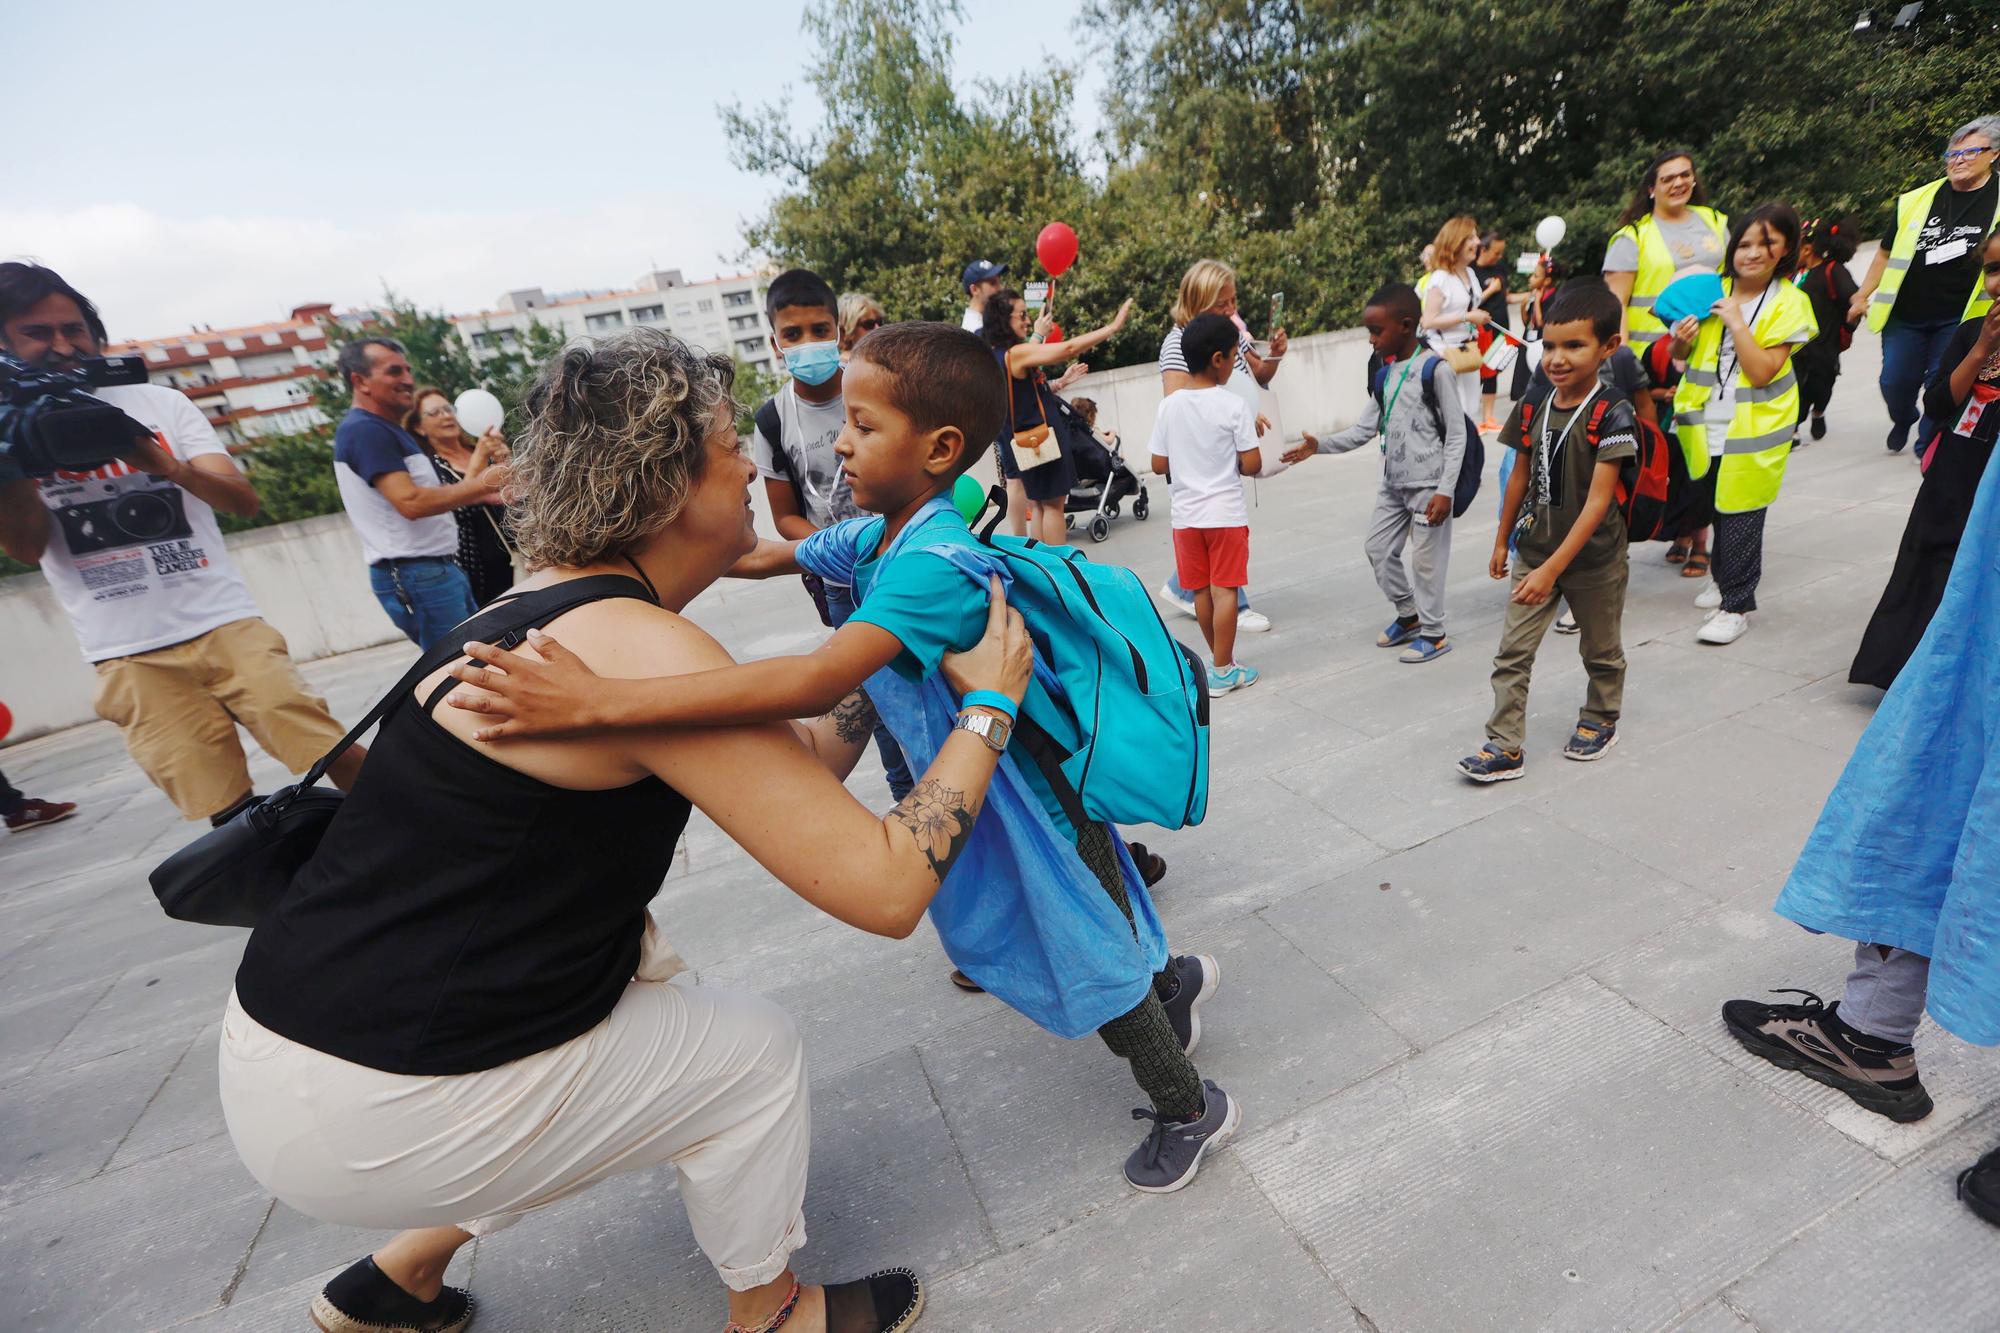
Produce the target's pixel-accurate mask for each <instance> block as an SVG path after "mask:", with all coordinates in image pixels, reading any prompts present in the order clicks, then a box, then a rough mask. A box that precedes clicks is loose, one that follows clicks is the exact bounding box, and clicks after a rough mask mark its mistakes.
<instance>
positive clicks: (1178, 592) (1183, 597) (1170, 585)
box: [1167, 570, 1250, 611]
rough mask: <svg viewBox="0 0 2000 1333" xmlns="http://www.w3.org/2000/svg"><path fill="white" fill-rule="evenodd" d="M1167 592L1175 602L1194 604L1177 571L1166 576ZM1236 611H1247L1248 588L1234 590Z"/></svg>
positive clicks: (1192, 596) (1248, 604)
mask: <svg viewBox="0 0 2000 1333" xmlns="http://www.w3.org/2000/svg"><path fill="white" fill-rule="evenodd" d="M1167 591H1168V592H1170V593H1172V594H1173V595H1174V598H1175V599H1176V600H1177V601H1182V602H1186V603H1188V604H1189V605H1190V606H1192V605H1193V604H1194V594H1193V593H1191V592H1189V591H1188V590H1187V589H1186V588H1183V587H1182V586H1181V575H1180V571H1179V570H1175V571H1174V572H1173V573H1171V574H1169V575H1167ZM1236 609H1237V610H1238V611H1248V610H1249V609H1250V590H1249V589H1248V588H1238V589H1237V590H1236Z"/></svg>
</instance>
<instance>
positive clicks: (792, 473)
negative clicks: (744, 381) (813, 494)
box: [756, 395, 806, 518]
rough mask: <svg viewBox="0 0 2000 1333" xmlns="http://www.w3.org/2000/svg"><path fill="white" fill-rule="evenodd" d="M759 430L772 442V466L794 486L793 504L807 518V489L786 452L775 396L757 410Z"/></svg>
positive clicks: (783, 432) (782, 426)
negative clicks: (802, 484)
mask: <svg viewBox="0 0 2000 1333" xmlns="http://www.w3.org/2000/svg"><path fill="white" fill-rule="evenodd" d="M756 422H757V430H758V431H759V433H761V434H762V435H763V437H764V438H765V439H767V440H769V441H770V442H771V466H772V467H775V468H777V469H778V471H780V472H782V473H784V474H785V480H786V481H788V482H790V483H791V484H792V502H793V503H794V504H796V505H797V506H798V507H799V516H800V517H801V518H804V517H805V516H806V493H805V488H804V487H802V486H800V485H799V474H798V470H797V469H796V468H794V467H793V466H792V456H791V454H789V453H787V452H786V451H785V427H784V423H783V422H782V421H780V420H779V418H778V399H777V397H776V396H775V395H773V396H772V397H770V398H766V399H765V400H764V401H763V403H762V404H761V405H759V407H758V408H757V417H756Z"/></svg>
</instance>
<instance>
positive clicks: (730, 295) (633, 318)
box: [451, 269, 771, 370]
mask: <svg viewBox="0 0 2000 1333" xmlns="http://www.w3.org/2000/svg"><path fill="white" fill-rule="evenodd" d="M767 281H768V276H767V275H764V274H758V273H739V274H736V275H735V276H733V277H726V278H714V279H712V280H710V281H708V282H689V281H687V279H685V278H684V277H682V276H681V271H680V270H679V269H662V270H656V271H654V272H652V273H648V274H646V275H645V276H644V277H641V278H640V279H639V280H638V281H637V282H636V283H634V284H633V285H632V287H631V288H629V289H627V290H620V291H586V292H567V293H564V292H559V293H556V294H555V295H554V296H550V295H549V294H547V293H545V292H544V291H543V290H542V289H541V288H539V287H527V288H523V289H521V290H519V291H512V292H508V293H507V294H506V295H505V296H502V297H501V298H500V299H499V300H498V301H496V302H495V303H494V309H492V310H483V311H479V312H477V313H474V314H470V315H455V316H453V317H452V321H451V322H452V325H453V327H454V328H456V329H457V330H458V336H459V337H461V338H463V339H464V340H465V342H466V344H467V346H469V347H470V348H471V349H472V355H473V357H474V358H475V359H483V358H485V357H489V356H493V355H496V354H497V353H499V352H503V351H508V350H512V349H515V348H518V347H519V346H520V337H521V331H522V330H524V329H526V328H527V327H528V325H529V323H530V322H532V321H538V322H540V323H541V324H543V325H546V326H549V327H552V328H556V329H559V330H561V332H562V334H563V336H564V337H566V338H573V337H579V336H603V335H606V334H612V333H617V332H618V331H619V330H621V329H629V328H637V327H639V326H641V325H647V326H651V327H655V328H662V329H665V330H667V331H668V332H670V333H672V334H673V335H674V336H675V337H677V338H680V339H682V340H683V341H685V342H689V343H692V344H694V345H695V346H696V347H701V348H704V349H706V350H708V351H711V352H723V353H727V354H730V355H733V356H735V357H736V359H737V360H739V361H743V362H745V363H747V364H749V365H753V366H756V367H758V368H759V369H762V370H769V369H771V339H770V324H769V323H768V322H767V321H766V320H765V318H764V287H765V284H766V282H767Z"/></svg>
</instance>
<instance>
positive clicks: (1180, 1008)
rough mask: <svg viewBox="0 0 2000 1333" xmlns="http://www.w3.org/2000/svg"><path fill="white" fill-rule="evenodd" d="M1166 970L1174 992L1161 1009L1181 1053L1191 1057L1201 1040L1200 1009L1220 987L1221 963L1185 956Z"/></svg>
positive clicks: (1171, 963)
mask: <svg viewBox="0 0 2000 1333" xmlns="http://www.w3.org/2000/svg"><path fill="white" fill-rule="evenodd" d="M1167 970H1168V971H1169V972H1171V973H1172V974H1173V978H1174V983H1175V984H1174V993H1173V996H1172V997H1171V998H1169V999H1165V1000H1162V1001H1160V1007H1161V1008H1163V1009H1165V1010H1166V1011H1167V1021H1168V1022H1169V1023H1171V1024H1173V1027H1174V1036H1175V1037H1176V1038H1178V1039H1179V1041H1180V1044H1181V1050H1182V1051H1183V1052H1185V1053H1186V1054H1188V1055H1193V1054H1194V1048H1195V1046H1196V1044H1197V1043H1199V1042H1200V1041H1201V1007H1202V1006H1203V1005H1204V1004H1207V1003H1208V1001H1209V1000H1210V999H1211V998H1213V997H1214V995H1215V992H1216V989H1217V988H1218V987H1220V986H1221V985H1222V964H1220V963H1218V962H1216V961H1215V959H1213V958H1211V957H1209V956H1208V955H1207V954H1205V953H1187V954H1182V955H1181V956H1180V957H1178V958H1175V959H1173V960H1171V961H1170V962H1168V964H1167Z"/></svg>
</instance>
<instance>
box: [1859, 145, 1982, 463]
mask: <svg viewBox="0 0 2000 1333" xmlns="http://www.w3.org/2000/svg"><path fill="white" fill-rule="evenodd" d="M1996 158H2000V116H1981V117H1980V118H1979V119H1977V120H1972V121H1967V122H1966V123H1965V124H1963V125H1961V126H1959V127H1958V128H1957V129H1956V130H1953V131H1952V135H1951V138H1950V139H1948V140H1946V142H1945V152H1944V175H1943V176H1941V177H1939V178H1938V179H1937V180H1934V181H1931V182H1929V183H1928V184H1924V185H1919V186H1918V187H1917V188H1916V189H1914V190H1910V191H1907V192H1905V193H1904V194H1902V195H1900V196H1898V197H1897V199H1896V215H1895V217H1893V218H1892V219H1890V222H1889V230H1888V233H1887V234H1886V235H1884V236H1883V237H1882V248H1881V250H1880V251H1878V252H1877V253H1876V255H1875V262H1874V263H1873V264H1872V265H1870V266H1869V269H1868V280H1867V281H1866V282H1864V283H1862V284H1861V289H1860V290H1859V291H1857V292H1855V294H1854V303H1853V305H1852V306H1851V307H1850V308H1849V310H1848V318H1850V319H1859V318H1860V317H1861V315H1862V314H1863V313H1864V312H1865V313H1866V314H1867V316H1868V327H1869V328H1870V329H1872V330H1874V331H1875V332H1877V333H1880V334H1881V335H1882V376H1881V380H1880V384H1881V387H1882V401H1883V402H1884V403H1886V404H1888V407H1889V421H1890V426H1889V452H1891V453H1896V452H1898V451H1900V450H1901V449H1902V447H1903V446H1904V445H1905V444H1907V443H1909V439H1910V427H1911V426H1913V425H1916V424H1917V420H1918V417H1919V413H1918V410H1917V395H1918V394H1920V393H1921V392H1923V387H1924V385H1925V384H1927V383H1929V382H1930V378H1931V376H1933V375H1935V374H1937V368H1938V358H1939V357H1941V356H1943V355H1944V345H1945V344H1946V343H1947V342H1949V341H1951V335H1952V334H1953V333H1954V332H1955V331H1956V330H1957V328H1958V326H1959V325H1960V324H1963V323H1964V322H1965V321H1966V320H1968V319H1978V318H1979V317H1980V316H1981V315H1983V314H1985V313H1986V308H1987V306H1988V305H1990V304H1991V302H1990V301H1989V300H1988V299H1987V296H1986V292H1985V289H1984V287H1983V286H1982V285H1981V283H1980V281H1979V247H1980V242H1981V240H1982V239H1983V238H1984V237H1985V236H1986V235H1987V233H1989V232H1991V231H1992V230H1993V228H1994V227H1995V226H1996V225H2000V179H1996V178H1995V176H1994V174H1993V168H1994V165H1995V159H1996ZM1946 187H1949V188H1946ZM1936 433H1937V423H1935V422H1932V421H1929V420H1926V421H1924V423H1923V425H1922V426H1921V427H1920V428H1919V429H1918V431H1917V445H1918V448H1919V451H1921V449H1922V447H1923V446H1924V445H1925V444H1926V443H1928V442H1929V440H1930V438H1931V437H1932V436H1933V435H1935V434H1936Z"/></svg>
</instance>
